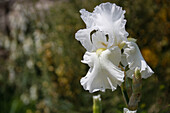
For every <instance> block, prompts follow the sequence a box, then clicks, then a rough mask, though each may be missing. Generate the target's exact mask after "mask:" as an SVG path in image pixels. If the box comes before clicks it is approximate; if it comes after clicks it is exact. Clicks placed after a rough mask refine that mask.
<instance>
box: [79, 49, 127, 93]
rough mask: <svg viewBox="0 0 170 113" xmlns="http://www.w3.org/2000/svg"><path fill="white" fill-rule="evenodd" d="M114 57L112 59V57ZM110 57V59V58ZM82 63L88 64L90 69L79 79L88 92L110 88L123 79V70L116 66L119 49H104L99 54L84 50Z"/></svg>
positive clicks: (118, 59) (114, 87)
mask: <svg viewBox="0 0 170 113" xmlns="http://www.w3.org/2000/svg"><path fill="white" fill-rule="evenodd" d="M113 58H114V59H113ZM111 59H112V60H111ZM82 62H83V63H86V64H88V65H89V67H90V69H89V71H88V73H87V74H86V76H85V77H83V78H82V79H81V80H80V83H81V85H82V86H83V88H84V89H85V90H89V92H90V93H93V92H96V91H103V92H104V91H105V89H112V91H114V90H115V89H116V87H117V85H121V83H122V82H123V81H124V80H123V78H124V72H123V71H121V70H120V68H118V66H117V65H118V64H119V62H120V49H119V48H118V47H115V48H114V49H112V50H109V49H106V50H104V51H103V52H102V53H101V54H97V53H95V52H86V53H85V55H84V59H83V60H82Z"/></svg>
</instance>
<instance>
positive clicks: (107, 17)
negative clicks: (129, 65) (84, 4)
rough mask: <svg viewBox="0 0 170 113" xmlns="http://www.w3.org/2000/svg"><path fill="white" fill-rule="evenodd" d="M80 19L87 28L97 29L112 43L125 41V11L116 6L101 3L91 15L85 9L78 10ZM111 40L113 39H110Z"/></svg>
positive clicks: (126, 34)
mask: <svg viewBox="0 0 170 113" xmlns="http://www.w3.org/2000/svg"><path fill="white" fill-rule="evenodd" d="M80 13H81V18H82V19H83V21H84V22H85V24H86V27H87V28H92V27H94V26H95V27H97V28H98V29H99V30H100V31H104V32H105V34H108V35H109V37H111V38H116V39H114V41H117V43H120V42H121V41H123V40H127V39H126V37H127V36H128V33H127V32H126V30H125V24H126V20H125V19H124V14H125V10H122V8H121V7H119V6H117V5H116V4H111V3H109V2H108V3H102V4H100V5H99V6H96V7H95V9H94V11H93V13H90V12H87V11H86V10H85V9H82V10H80ZM112 40H113V39H112Z"/></svg>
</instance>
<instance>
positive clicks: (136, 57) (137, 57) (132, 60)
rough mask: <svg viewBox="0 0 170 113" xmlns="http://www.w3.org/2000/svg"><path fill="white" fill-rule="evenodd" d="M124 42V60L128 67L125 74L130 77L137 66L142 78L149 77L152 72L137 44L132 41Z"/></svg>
mask: <svg viewBox="0 0 170 113" xmlns="http://www.w3.org/2000/svg"><path fill="white" fill-rule="evenodd" d="M126 44H127V47H126V48H124V54H125V55H126V60H127V62H128V65H129V69H130V70H129V71H128V72H127V75H128V76H129V77H130V78H132V75H133V73H134V70H135V68H136V67H139V68H140V72H141V75H142V78H148V77H150V76H151V75H152V74H153V73H154V72H153V71H152V69H151V68H150V67H149V66H148V65H147V63H146V61H145V60H144V58H143V56H142V54H141V52H140V50H139V48H138V46H137V44H136V43H134V42H126Z"/></svg>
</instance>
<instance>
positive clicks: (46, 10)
mask: <svg viewBox="0 0 170 113" xmlns="http://www.w3.org/2000/svg"><path fill="white" fill-rule="evenodd" d="M103 2H112V3H113V2H114V3H116V4H117V5H119V6H122V7H123V9H125V10H126V19H127V25H126V29H127V31H128V32H129V34H130V35H129V36H130V37H133V38H137V39H138V41H137V43H138V45H139V47H140V48H141V51H142V54H143V56H144V58H145V60H146V61H147V62H148V64H149V65H150V66H151V67H152V69H153V70H154V72H155V74H154V75H153V76H151V77H150V78H148V79H146V80H143V81H142V82H143V88H142V98H141V102H140V104H139V110H138V112H139V113H168V112H169V111H170V105H169V104H170V98H169V97H168V96H169V92H170V84H169V83H170V76H169V75H170V66H169V62H170V51H169V36H170V31H169V29H170V21H169V20H170V12H169V5H170V2H169V1H168V0H136V1H134V0H114V1H112V0H63V1H62V0H60V1H49V2H47V3H41V2H39V1H34V0H33V1H32V2H31V1H29V3H27V2H16V3H14V4H13V6H12V8H13V10H12V11H11V13H10V14H9V23H10V34H8V35H7V34H5V33H3V32H1V33H0V56H1V57H0V62H1V65H0V113H91V112H92V96H93V95H94V94H89V93H88V92H87V91H84V89H83V88H82V86H81V85H80V83H79V80H80V78H81V77H83V76H84V75H85V74H86V72H87V70H88V66H87V65H84V64H82V63H81V62H80V60H81V59H82V56H83V54H84V52H85V49H84V48H83V47H82V46H81V45H80V43H79V42H78V41H77V40H75V38H74V34H75V33H76V31H77V30H79V29H81V28H85V24H84V23H83V21H82V20H81V18H80V14H79V10H80V9H82V8H85V9H87V10H88V11H93V8H94V7H95V6H96V5H99V4H100V3H103ZM98 93H100V94H101V97H102V108H103V113H122V111H123V107H125V104H124V102H123V98H122V95H121V91H120V88H117V90H116V91H114V92H111V91H110V90H108V91H106V93H101V92H98ZM98 93H95V94H98Z"/></svg>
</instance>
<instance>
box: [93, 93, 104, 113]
mask: <svg viewBox="0 0 170 113" xmlns="http://www.w3.org/2000/svg"><path fill="white" fill-rule="evenodd" d="M93 113H102V104H101V98H100V95H97V96H93Z"/></svg>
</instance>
